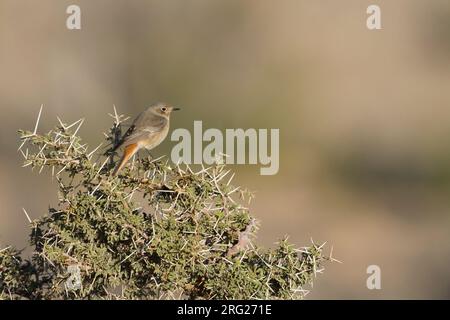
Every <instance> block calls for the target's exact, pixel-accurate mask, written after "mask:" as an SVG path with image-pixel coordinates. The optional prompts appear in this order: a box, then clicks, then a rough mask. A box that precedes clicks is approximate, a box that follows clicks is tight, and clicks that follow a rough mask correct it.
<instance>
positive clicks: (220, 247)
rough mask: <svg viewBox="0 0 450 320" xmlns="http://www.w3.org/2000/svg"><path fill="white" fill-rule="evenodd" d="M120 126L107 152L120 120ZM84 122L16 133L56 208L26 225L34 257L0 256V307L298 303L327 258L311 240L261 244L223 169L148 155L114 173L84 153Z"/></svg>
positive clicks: (240, 193)
mask: <svg viewBox="0 0 450 320" xmlns="http://www.w3.org/2000/svg"><path fill="white" fill-rule="evenodd" d="M41 110H42V109H41ZM114 118H115V122H114V124H113V126H112V128H111V130H110V132H109V134H107V135H106V137H107V140H108V141H109V142H110V143H112V144H115V143H117V141H118V139H119V138H120V135H121V127H122V122H123V121H124V117H123V116H122V115H120V116H119V115H117V113H115V115H114ZM38 122H39V117H38ZM82 123H83V120H79V121H77V122H75V123H73V124H72V125H66V124H64V123H63V122H62V121H61V120H59V125H58V126H56V128H55V129H53V130H51V131H50V132H49V133H47V134H43V135H41V134H38V133H37V132H36V128H37V123H36V128H35V130H34V132H29V131H19V134H20V138H21V141H22V144H21V146H20V148H19V150H20V152H21V153H22V154H23V156H24V159H25V160H24V166H25V167H31V168H33V169H37V170H39V172H40V171H42V170H43V169H44V168H45V167H47V168H49V169H50V172H51V173H52V176H53V179H54V180H55V181H56V182H57V185H58V198H59V203H58V205H57V206H56V207H55V208H50V209H49V212H48V213H47V214H45V215H43V216H42V217H40V218H38V219H36V220H31V219H30V228H31V234H30V244H31V246H32V248H33V250H34V252H33V254H32V255H31V257H30V258H29V259H25V258H23V256H22V253H21V252H20V251H19V250H17V249H14V248H12V247H6V248H4V249H0V299H174V298H176V299H179V298H181V299H185V298H187V299H293V298H302V297H303V296H304V295H305V294H306V293H307V290H306V289H304V288H305V287H306V286H308V285H310V284H312V280H313V278H314V277H315V275H316V273H317V272H321V271H322V264H323V262H324V261H325V260H329V259H330V258H329V257H326V256H324V255H323V253H322V249H323V245H322V246H318V245H315V244H314V243H313V244H312V245H311V246H309V247H305V248H302V249H297V248H295V247H294V246H293V245H291V244H289V243H288V241H287V240H286V239H283V240H281V241H280V242H279V243H278V245H277V247H276V248H274V249H270V250H269V249H261V248H258V247H257V246H255V245H254V244H253V242H252V240H253V237H254V235H255V232H256V230H257V223H256V220H255V219H254V218H252V217H251V215H250V214H249V210H248V209H247V208H246V207H244V206H243V205H242V203H246V201H248V200H249V199H251V197H252V195H251V193H249V192H246V191H245V190H242V189H241V188H239V187H234V186H233V185H232V184H231V180H232V177H233V176H232V175H230V172H229V170H227V169H226V168H225V166H224V165H221V164H217V165H214V166H211V167H208V168H205V167H203V166H202V167H201V168H199V169H198V170H197V171H194V170H193V169H192V168H191V167H189V166H187V165H171V164H169V162H168V161H164V160H162V159H161V158H160V159H151V158H150V157H146V158H139V159H136V160H134V161H133V162H132V163H130V164H129V165H128V166H127V167H126V168H125V169H124V170H123V171H122V172H121V173H120V174H119V175H118V177H112V176H111V174H110V173H111V169H112V168H113V167H114V161H113V158H114V157H113V156H114V155H113V154H110V153H108V152H107V153H106V154H105V155H103V154H101V153H99V152H98V150H99V148H95V149H94V150H91V151H88V148H87V145H85V144H83V142H82V140H81V138H80V137H79V136H78V135H77V133H78V130H79V128H80V127H81V125H82ZM94 158H96V159H95V161H94ZM25 213H26V212H25ZM27 217H28V215H27Z"/></svg>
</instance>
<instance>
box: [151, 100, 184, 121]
mask: <svg viewBox="0 0 450 320" xmlns="http://www.w3.org/2000/svg"><path fill="white" fill-rule="evenodd" d="M148 110H149V111H150V112H152V113H154V114H156V115H159V116H163V117H165V118H168V117H169V116H170V114H171V113H172V111H177V110H180V108H175V107H174V106H171V105H170V104H168V103H164V102H158V103H156V104H154V105H152V106H150V107H149V108H148Z"/></svg>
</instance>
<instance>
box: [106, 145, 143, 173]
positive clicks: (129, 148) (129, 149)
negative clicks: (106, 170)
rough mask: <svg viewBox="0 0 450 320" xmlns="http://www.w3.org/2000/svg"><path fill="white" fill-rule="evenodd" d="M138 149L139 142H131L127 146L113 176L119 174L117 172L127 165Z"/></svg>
mask: <svg viewBox="0 0 450 320" xmlns="http://www.w3.org/2000/svg"><path fill="white" fill-rule="evenodd" d="M137 151H138V145H137V143H133V144H130V145H128V146H126V147H125V150H124V151H123V156H122V159H120V161H119V164H118V165H117V166H116V168H115V169H114V171H113V173H112V174H113V176H115V175H117V173H118V172H119V171H120V170H121V169H122V168H123V167H124V166H125V164H126V163H127V162H128V160H130V158H131V157H132V156H133V155H134V154H135V153H136V152H137Z"/></svg>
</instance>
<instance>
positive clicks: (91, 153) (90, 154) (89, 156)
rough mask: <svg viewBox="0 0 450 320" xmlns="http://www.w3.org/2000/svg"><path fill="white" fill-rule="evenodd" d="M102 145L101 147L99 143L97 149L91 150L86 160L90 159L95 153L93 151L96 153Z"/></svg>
mask: <svg viewBox="0 0 450 320" xmlns="http://www.w3.org/2000/svg"><path fill="white" fill-rule="evenodd" d="M102 145H103V142H102V143H100V144H99V145H98V147H97V148H95V149H94V150H92V151H91V152H90V153H89V154H88V155H87V157H88V159H90V158H91V156H92V155H93V154H94V153H95V151H97V150H98V149H99V148H100V147H101V146H102Z"/></svg>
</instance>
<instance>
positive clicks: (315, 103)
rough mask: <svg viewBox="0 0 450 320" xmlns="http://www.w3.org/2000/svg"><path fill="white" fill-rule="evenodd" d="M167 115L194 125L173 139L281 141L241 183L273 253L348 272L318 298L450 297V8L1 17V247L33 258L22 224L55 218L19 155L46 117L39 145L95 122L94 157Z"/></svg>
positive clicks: (105, 6) (42, 183)
mask: <svg viewBox="0 0 450 320" xmlns="http://www.w3.org/2000/svg"><path fill="white" fill-rule="evenodd" d="M70 4H77V5H79V6H80V7H81V21H82V25H81V26H82V29H81V30H78V31H74V30H68V29H67V28H66V25H65V23H66V18H67V17H68V15H67V14H66V8H67V6H69V5H70ZM370 4H377V5H379V6H380V7H381V19H382V28H383V29H382V30H377V31H370V30H368V29H367V27H366V19H367V17H368V15H367V14H366V9H367V7H368V6H369V5H370ZM160 100H162V101H167V102H170V103H172V104H174V105H177V106H181V107H182V108H183V111H182V112H180V113H178V114H176V115H175V116H174V118H173V122H172V128H177V127H184V128H188V129H192V126H193V121H194V120H203V126H204V127H205V128H209V127H214V128H221V129H224V128H279V129H280V134H281V141H280V152H281V154H280V158H281V163H280V171H279V174H278V175H275V176H261V175H259V166H242V165H241V166H235V167H234V169H235V170H236V173H237V181H236V182H237V183H239V184H242V185H244V186H247V187H248V188H249V189H251V190H254V191H256V199H255V200H254V202H253V203H252V206H251V209H252V212H253V214H254V215H255V216H256V217H257V218H258V219H259V220H260V221H261V229H260V232H259V238H258V241H259V243H261V244H263V245H266V246H270V245H272V244H273V243H274V242H275V241H277V240H278V239H279V238H281V237H283V236H284V235H285V234H289V235H290V239H291V241H292V242H294V243H296V244H298V245H299V246H302V245H307V244H308V243H309V241H310V238H313V239H314V240H315V241H317V242H323V241H328V244H329V245H330V246H331V245H332V246H333V247H334V253H333V254H334V256H335V257H336V258H337V259H339V260H341V261H342V262H343V264H338V263H332V264H328V265H327V268H326V270H325V273H324V274H323V275H319V276H318V279H317V280H316V282H315V285H314V290H312V292H311V294H310V295H309V296H308V298H350V299H354V298H386V299H392V298H395V299H403V298H450V272H449V269H450V268H449V264H450V232H449V231H450V212H449V211H450V197H449V191H450V142H449V136H450V3H449V1H448V0H429V1H421V0H397V1H382V0H377V1H365V0H345V1H332V0H328V1H325V0H322V1H302V0H292V1H291V0H283V1H270V0H249V1H241V0H226V1H225V0H221V1H219V0H214V1H211V0H193V1H183V0H179V1H175V0H173V1H163V0H158V1H141V0H131V1H130V0H128V1H125V0H123V1H107V0H96V1H87V0H86V1H81V0H77V1H63V0H58V1H56V0H54V1H49V0H42V1H32V0H30V1H24V0H1V1H0V107H1V117H0V121H1V126H0V148H1V152H0V246H1V247H4V246H6V245H7V244H14V245H17V246H19V247H25V246H26V244H27V235H28V231H29V230H28V226H27V220H26V218H25V216H24V215H23V213H22V207H23V208H25V209H26V210H27V211H28V213H29V214H30V216H31V217H32V218H36V217H38V216H39V215H42V214H43V213H44V212H46V210H47V209H48V206H50V205H55V204H56V202H57V201H56V192H55V190H56V186H55V184H54V182H52V181H51V179H50V177H49V175H48V174H44V173H42V174H41V175H38V174H37V173H31V172H30V170H29V168H21V161H22V160H21V157H20V156H19V154H18V153H17V147H18V143H19V141H18V138H17V134H16V132H17V130H18V129H19V128H23V129H32V128H33V126H34V121H35V118H36V116H37V113H38V110H39V106H40V105H41V103H43V104H44V111H43V114H42V119H41V125H40V128H39V130H41V132H42V131H48V130H50V129H51V128H52V127H53V125H54V124H55V123H56V116H57V115H58V116H60V117H61V118H63V119H65V120H66V121H67V122H71V121H75V120H77V119H79V118H81V117H84V118H86V121H85V124H84V126H83V127H82V129H81V132H80V133H81V135H82V136H83V137H84V138H85V139H86V141H87V142H89V144H90V145H91V146H92V147H94V146H96V145H97V144H98V143H99V142H101V140H102V132H104V131H106V130H107V129H108V127H109V125H110V123H111V119H110V118H109V117H108V116H107V113H108V112H111V111H112V105H113V104H115V105H116V106H117V108H118V109H119V111H121V112H122V113H126V114H129V115H132V116H134V115H136V114H137V113H138V112H139V111H141V110H142V109H143V108H144V107H145V106H147V105H149V104H150V103H152V102H155V101H160ZM173 145H174V143H173V142H170V141H169V139H167V140H166V141H165V142H164V143H163V145H161V146H160V147H159V148H158V149H157V150H155V151H154V153H155V155H163V154H168V153H169V152H170V149H171V147H172V146H173ZM372 264H375V265H379V266H380V267H381V272H382V281H381V285H382V288H381V290H368V289H367V287H366V279H367V277H368V275H367V274H366V268H367V267H368V266H369V265H372Z"/></svg>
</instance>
